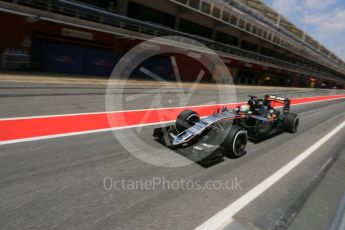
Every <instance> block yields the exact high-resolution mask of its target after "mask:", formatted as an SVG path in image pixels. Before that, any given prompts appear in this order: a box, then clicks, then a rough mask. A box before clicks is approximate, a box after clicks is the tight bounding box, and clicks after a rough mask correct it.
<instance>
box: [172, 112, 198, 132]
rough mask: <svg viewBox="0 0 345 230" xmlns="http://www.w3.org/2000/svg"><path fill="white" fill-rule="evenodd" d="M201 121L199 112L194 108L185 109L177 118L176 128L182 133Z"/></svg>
mask: <svg viewBox="0 0 345 230" xmlns="http://www.w3.org/2000/svg"><path fill="white" fill-rule="evenodd" d="M199 121H200V116H199V114H198V113H197V112H194V111H192V110H185V111H183V112H181V113H180V115H179V116H178V117H177V119H176V129H177V131H178V132H180V133H182V132H183V131H185V130H187V129H189V128H190V127H192V126H193V125H194V124H195V123H197V122H199Z"/></svg>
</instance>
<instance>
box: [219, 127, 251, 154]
mask: <svg viewBox="0 0 345 230" xmlns="http://www.w3.org/2000/svg"><path fill="white" fill-rule="evenodd" d="M247 142H248V134H247V131H246V130H245V129H244V128H242V127H240V126H237V125H233V126H232V127H231V129H229V130H228V131H226V132H225V138H224V141H223V143H222V147H223V148H224V155H225V156H227V157H229V158H239V157H242V156H243V155H245V154H246V153H247V152H246V151H245V148H246V145H247Z"/></svg>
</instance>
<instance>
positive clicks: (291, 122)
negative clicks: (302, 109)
mask: <svg viewBox="0 0 345 230" xmlns="http://www.w3.org/2000/svg"><path fill="white" fill-rule="evenodd" d="M298 126H299V117H298V115H297V114H295V113H289V114H287V115H286V116H285V118H284V120H283V129H284V131H285V132H289V133H297V131H298Z"/></svg>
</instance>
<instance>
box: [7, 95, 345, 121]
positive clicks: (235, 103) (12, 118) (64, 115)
mask: <svg viewBox="0 0 345 230" xmlns="http://www.w3.org/2000/svg"><path fill="white" fill-rule="evenodd" d="M326 96H327V95H326ZM314 97H315V96H314ZM307 98H313V97H304V99H307ZM294 99H300V98H294ZM341 99H345V98H344V97H340V98H331V99H325V100H322V101H311V102H304V103H301V104H295V105H292V106H298V105H306V104H313V103H320V102H325V101H335V100H341ZM243 103H246V102H230V103H225V104H203V105H190V106H188V105H187V106H179V107H166V108H164V107H162V108H152V109H134V110H119V111H104V112H89V113H67V114H56V115H45V116H44V115H43V116H28V117H11V118H0V121H13V120H24V119H37V118H53V117H67V116H83V115H99V114H109V113H124V112H141V111H146V110H152V111H156V110H163V109H183V108H198V107H204V106H215V107H217V106H218V107H221V106H226V105H228V106H229V105H237V104H243ZM280 107H282V106H276V108H280Z"/></svg>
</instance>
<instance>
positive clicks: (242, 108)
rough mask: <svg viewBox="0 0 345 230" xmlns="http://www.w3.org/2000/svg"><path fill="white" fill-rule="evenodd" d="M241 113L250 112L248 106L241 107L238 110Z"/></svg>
mask: <svg viewBox="0 0 345 230" xmlns="http://www.w3.org/2000/svg"><path fill="white" fill-rule="evenodd" d="M240 111H241V112H244V113H248V112H249V111H250V106H249V105H242V106H241V108H240Z"/></svg>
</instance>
